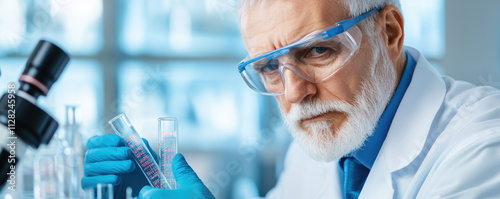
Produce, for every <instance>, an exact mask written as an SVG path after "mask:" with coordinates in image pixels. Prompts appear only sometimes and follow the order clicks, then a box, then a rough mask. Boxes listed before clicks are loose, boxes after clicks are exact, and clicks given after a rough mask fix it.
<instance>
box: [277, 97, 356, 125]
mask: <svg viewBox="0 0 500 199" xmlns="http://www.w3.org/2000/svg"><path fill="white" fill-rule="evenodd" d="M354 109H355V107H354V106H353V105H351V104H349V103H346V102H342V101H339V100H334V101H328V102H327V101H320V100H312V101H307V102H305V103H301V104H293V105H292V108H290V111H289V112H288V114H286V118H285V119H286V121H287V123H289V125H293V124H296V123H297V122H299V121H301V120H305V119H310V118H313V117H316V116H319V115H323V114H326V113H328V112H343V113H346V114H348V115H349V113H351V112H352V111H353V110H354Z"/></svg>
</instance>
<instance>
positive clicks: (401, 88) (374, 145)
mask: <svg viewBox="0 0 500 199" xmlns="http://www.w3.org/2000/svg"><path fill="white" fill-rule="evenodd" d="M405 54H406V66H405V69H404V72H403V75H402V76H401V80H400V81H399V84H398V86H397V87H396V91H395V92H394V95H393V96H392V98H391V100H390V101H389V104H388V105H387V107H386V108H385V110H384V112H383V113H382V115H381V116H380V119H379V120H378V123H377V126H376V127H375V130H374V132H373V135H372V136H370V137H368V139H367V140H366V141H365V143H364V146H363V147H362V148H360V149H358V150H356V151H354V152H352V153H350V154H349V155H346V156H350V157H354V158H356V159H357V160H358V161H359V162H361V164H363V165H364V166H365V167H367V168H368V169H371V168H372V166H373V163H374V162H375V159H376V158H377V155H378V152H379V151H380V148H381V147H382V144H383V143H384V140H385V137H386V136H387V132H389V128H390V127H391V123H392V120H393V119H394V115H395V114H396V111H397V110H398V107H399V104H400V103H401V100H402V99H403V96H404V94H405V92H406V89H407V88H408V86H409V85H410V82H411V79H412V76H413V71H414V70H415V66H416V65H417V62H416V61H415V59H414V58H413V57H412V56H411V55H410V54H409V53H408V52H405Z"/></svg>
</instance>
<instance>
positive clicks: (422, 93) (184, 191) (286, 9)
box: [84, 0, 500, 198]
mask: <svg viewBox="0 0 500 199" xmlns="http://www.w3.org/2000/svg"><path fill="white" fill-rule="evenodd" d="M241 31H242V35H243V39H244V41H245V44H246V47H247V49H248V52H249V57H248V58H247V59H245V60H243V61H242V62H241V63H240V64H238V71H239V73H240V74H241V76H242V77H243V79H244V81H245V82H246V83H247V84H248V86H249V87H250V88H251V89H253V90H255V91H257V92H259V93H261V94H264V95H272V96H275V97H276V99H277V100H278V102H279V105H280V109H281V111H282V114H283V116H284V118H285V119H286V123H287V125H288V126H289V128H290V132H291V134H292V135H293V137H294V139H295V141H294V142H293V143H292V144H291V146H290V148H289V150H288V154H287V158H286V160H285V161H286V162H285V170H284V171H283V173H282V174H281V177H280V179H279V181H278V184H277V185H276V187H275V188H274V189H273V190H271V191H270V192H269V193H268V194H267V197H268V198H358V197H359V198H488V197H500V189H499V187H500V171H499V168H500V92H499V91H498V90H496V89H494V88H490V87H475V86H473V85H471V84H468V83H465V82H460V81H455V80H453V79H452V78H449V77H442V76H440V75H439V74H438V73H437V72H436V71H435V70H434V69H433V68H432V66H431V65H430V64H429V63H428V62H427V60H426V59H425V58H424V57H423V56H422V55H421V54H420V53H419V52H418V51H417V50H416V49H413V48H410V47H403V41H404V33H405V32H404V28H403V16H402V14H401V11H400V9H399V1H398V0H357V1H350V0H309V1H304V0H269V1H263V0H262V1H258V0H256V1H243V2H242V7H241ZM89 143H90V142H89ZM89 148H92V147H89ZM92 150H93V149H90V151H92ZM174 174H175V175H176V178H177V179H178V181H179V184H178V187H179V189H178V190H176V191H169V190H161V189H154V188H151V187H145V188H143V189H142V190H141V194H140V197H143V198H155V197H167V196H170V197H172V198H174V197H179V198H181V197H182V198H189V197H195V196H201V197H207V198H211V197H213V196H212V195H211V194H210V192H209V191H208V189H207V188H206V187H205V186H204V185H203V183H202V182H201V181H200V180H199V179H198V178H197V177H196V174H195V173H194V171H192V169H191V168H190V167H189V166H188V165H187V164H186V162H185V161H184V159H183V157H182V156H181V155H178V156H176V158H175V160H174ZM86 178H87V179H88V178H89V177H86ZM84 181H85V178H84Z"/></svg>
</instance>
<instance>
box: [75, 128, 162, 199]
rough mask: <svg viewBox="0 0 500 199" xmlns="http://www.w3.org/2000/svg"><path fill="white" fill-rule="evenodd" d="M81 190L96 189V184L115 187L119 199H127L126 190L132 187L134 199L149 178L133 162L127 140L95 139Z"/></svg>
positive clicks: (108, 136) (90, 144) (87, 156)
mask: <svg viewBox="0 0 500 199" xmlns="http://www.w3.org/2000/svg"><path fill="white" fill-rule="evenodd" d="M142 140H143V141H144V143H145V144H146V146H147V148H148V149H149V151H150V152H151V154H152V155H153V158H155V160H156V161H158V155H157V154H156V153H155V152H154V151H153V150H152V149H151V147H150V146H149V143H148V141H147V140H146V139H142ZM87 148H88V151H87V153H86V154H85V167H84V177H83V178H82V188H83V189H87V188H95V187H97V184H99V183H100V184H113V185H114V187H113V190H114V192H115V197H116V198H125V194H126V188H127V187H131V188H132V195H133V196H134V197H135V196H137V195H138V193H139V191H140V190H141V189H142V187H144V186H145V185H149V182H148V180H147V179H146V176H144V174H143V173H142V171H141V169H140V168H139V166H138V165H137V164H136V163H135V162H134V160H133V155H132V152H131V151H130V150H129V149H128V147H127V146H126V142H125V140H124V139H123V138H122V137H120V136H118V135H116V134H106V135H100V136H94V137H91V138H90V139H89V141H88V142H87Z"/></svg>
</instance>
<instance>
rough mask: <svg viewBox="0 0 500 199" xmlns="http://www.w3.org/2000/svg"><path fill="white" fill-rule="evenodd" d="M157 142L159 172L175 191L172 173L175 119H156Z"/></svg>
mask: <svg viewBox="0 0 500 199" xmlns="http://www.w3.org/2000/svg"><path fill="white" fill-rule="evenodd" d="M158 140H159V144H158V145H159V149H160V161H161V164H160V167H161V172H162V173H163V175H165V178H167V181H168V183H169V184H170V186H171V188H172V189H177V182H176V181H175V177H174V174H173V172H172V159H173V158H174V156H175V154H177V118H171V117H170V118H169V117H161V118H158Z"/></svg>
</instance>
